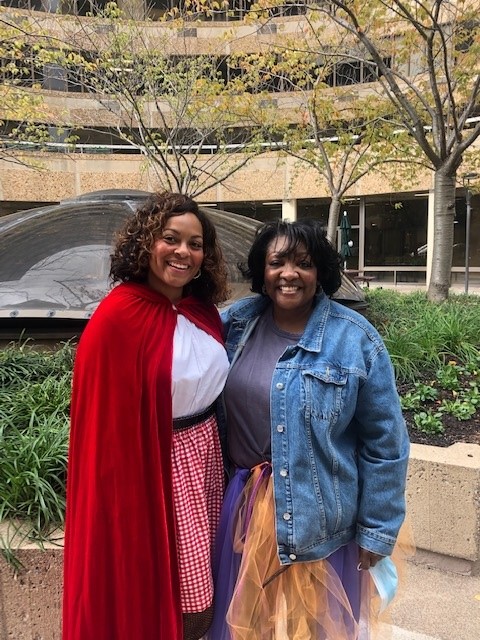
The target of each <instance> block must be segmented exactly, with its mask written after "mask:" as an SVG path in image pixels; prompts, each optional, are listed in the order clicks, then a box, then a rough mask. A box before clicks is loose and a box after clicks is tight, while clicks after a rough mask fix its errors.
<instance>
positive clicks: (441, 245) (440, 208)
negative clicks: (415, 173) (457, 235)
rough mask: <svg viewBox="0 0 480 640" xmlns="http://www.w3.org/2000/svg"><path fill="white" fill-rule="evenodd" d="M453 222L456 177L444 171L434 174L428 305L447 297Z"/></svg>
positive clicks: (439, 170) (441, 169) (440, 170)
mask: <svg viewBox="0 0 480 640" xmlns="http://www.w3.org/2000/svg"><path fill="white" fill-rule="evenodd" d="M454 220H455V175H448V174H447V172H446V171H445V169H443V168H440V169H437V171H436V172H435V182H434V218H433V235H434V238H433V248H432V251H433V253H432V272H431V276H430V283H429V286H428V292H427V296H428V299H429V300H430V301H431V302H444V301H445V300H446V299H447V298H448V290H449V289H450V280H451V274H452V255H453V230H454V226H453V223H454Z"/></svg>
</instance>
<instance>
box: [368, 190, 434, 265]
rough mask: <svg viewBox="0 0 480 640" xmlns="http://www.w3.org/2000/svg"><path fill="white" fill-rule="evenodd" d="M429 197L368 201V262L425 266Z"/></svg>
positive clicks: (372, 263) (373, 263)
mask: <svg viewBox="0 0 480 640" xmlns="http://www.w3.org/2000/svg"><path fill="white" fill-rule="evenodd" d="M427 212H428V201H427V198H426V197H425V198H414V199H411V200H397V201H388V202H385V201H384V202H366V203H365V265H366V266H397V265H404V266H425V265H426V259H427V247H426V243H427Z"/></svg>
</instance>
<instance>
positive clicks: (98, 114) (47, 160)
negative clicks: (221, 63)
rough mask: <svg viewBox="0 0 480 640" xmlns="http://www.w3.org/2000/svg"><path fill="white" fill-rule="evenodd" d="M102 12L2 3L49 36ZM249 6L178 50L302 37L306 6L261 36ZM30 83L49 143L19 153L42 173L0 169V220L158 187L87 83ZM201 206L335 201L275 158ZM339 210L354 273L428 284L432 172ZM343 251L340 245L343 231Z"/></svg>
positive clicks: (34, 73) (298, 213) (197, 32)
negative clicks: (101, 193)
mask: <svg viewBox="0 0 480 640" xmlns="http://www.w3.org/2000/svg"><path fill="white" fill-rule="evenodd" d="M105 4H106V3H105V2H103V1H100V2H95V3H94V2H90V1H89V0H71V1H69V2H59V1H58V0H9V1H7V2H5V3H4V6H5V5H9V6H10V7H11V9H10V10H11V11H13V10H15V11H17V9H19V10H20V14H22V13H24V14H25V15H37V16H42V18H43V19H45V17H46V16H47V17H48V19H49V22H48V24H49V25H50V27H49V28H51V29H54V24H55V21H56V20H68V19H69V17H68V15H66V16H59V15H58V14H59V13H65V14H71V15H72V16H75V18H73V17H72V18H71V19H75V20H76V21H77V22H78V21H80V23H81V21H82V20H85V21H89V23H91V21H92V20H95V18H94V17H93V18H92V17H88V15H87V14H89V13H92V12H93V13H95V11H97V10H99V9H101V8H102V7H104V6H105ZM119 4H120V6H121V7H123V9H124V10H125V11H126V13H127V14H128V15H130V16H132V17H133V18H135V19H136V20H143V19H145V18H147V17H148V18H153V19H155V18H158V17H159V16H161V15H162V13H164V12H165V11H166V10H168V9H169V8H171V6H173V5H174V4H175V2H174V0H153V2H150V3H149V4H148V9H147V5H146V4H145V3H144V2H143V1H141V0H122V2H120V3H119ZM249 6H250V2H249V0H241V1H240V2H237V1H235V2H234V3H231V12H230V13H227V12H223V13H222V12H220V11H217V12H215V13H214V14H212V15H211V16H209V17H208V19H206V20H205V21H203V22H198V21H195V22H192V26H191V27H189V28H188V29H187V28H183V29H182V34H181V36H182V47H183V48H185V46H187V48H188V51H189V52H191V55H198V54H200V53H201V52H202V51H204V50H205V49H206V47H207V46H208V47H210V46H211V43H212V42H213V41H217V42H221V41H222V38H224V34H225V30H226V29H227V28H228V29H235V30H236V32H237V35H239V36H240V37H241V38H242V40H243V46H247V47H250V49H251V50H252V51H255V50H257V49H259V48H265V47H268V46H269V43H270V44H271V43H274V42H276V41H278V39H279V38H283V37H285V34H294V33H295V31H296V30H298V29H299V28H301V24H302V20H304V15H302V11H305V7H303V8H302V7H300V6H296V5H295V4H292V5H291V7H289V8H287V9H285V6H284V7H283V9H282V11H280V9H279V10H278V11H277V14H275V12H273V15H272V16H271V18H270V19H269V20H268V22H267V23H266V26H265V27H263V29H260V30H259V28H258V24H257V25H255V24H251V23H243V22H240V21H239V18H242V17H243V16H244V14H245V12H246V11H247V10H248V8H249ZM6 11H8V9H6ZM32 11H33V14H32ZM82 16H87V17H85V18H82ZM144 24H145V26H144V28H145V30H146V31H148V32H149V33H155V30H161V29H163V28H164V27H165V25H164V24H162V23H158V22H145V23H144ZM266 27H268V28H266ZM186 43H187V44H186ZM245 43H247V44H245ZM225 46H227V45H225ZM344 71H345V73H344V77H343V79H342V77H341V74H340V73H339V74H337V76H336V79H335V80H332V82H336V83H337V84H342V83H343V84H357V85H365V88H366V90H368V84H369V83H370V82H371V80H372V78H370V77H368V74H366V73H365V72H364V71H362V70H361V69H360V68H355V69H354V68H353V67H352V68H350V69H349V70H344ZM1 74H3V75H1ZM2 78H3V81H5V80H6V79H8V65H7V64H6V62H5V61H4V62H3V66H2V67H1V68H0V82H1V81H2ZM22 83H23V84H24V85H26V86H29V85H30V86H35V87H37V90H38V87H40V91H41V94H42V96H43V99H44V101H45V104H46V105H47V106H48V111H49V113H50V122H47V123H46V124H47V125H48V127H49V130H50V132H51V133H52V135H53V142H50V143H47V144H46V145H43V147H42V150H39V147H35V145H29V148H28V150H27V149H25V148H24V150H23V151H21V152H18V153H19V154H20V155H22V154H23V157H24V158H25V159H26V160H27V161H28V162H29V163H32V162H33V163H36V167H34V168H32V166H28V165H21V164H20V165H19V164H12V163H11V162H5V161H2V160H0V214H1V215H6V214H8V213H12V212H14V211H18V210H21V209H28V208H32V207H34V206H40V205H43V204H46V203H51V204H52V203H58V202H60V201H62V200H64V199H68V198H72V197H75V196H79V195H82V194H84V193H88V192H93V191H96V190H99V189H116V188H122V189H140V190H147V191H150V190H154V189H155V188H157V186H158V182H157V179H156V176H155V174H154V173H153V172H152V171H150V170H149V168H148V167H145V159H144V157H143V156H142V155H141V154H140V153H139V152H135V151H134V150H132V148H129V147H128V146H127V145H124V144H121V143H120V142H119V140H118V138H116V136H115V127H116V126H117V125H118V122H115V119H114V117H113V116H112V111H111V110H110V111H109V110H108V109H105V108H103V109H102V108H101V107H100V106H99V103H98V101H97V100H96V99H95V97H94V96H92V94H91V93H88V92H86V91H85V89H84V88H82V86H81V85H80V84H77V85H75V83H72V82H71V81H70V80H69V78H67V76H66V75H65V74H64V73H62V69H61V68H60V67H58V65H57V66H56V65H55V64H53V63H46V64H45V66H44V68H43V73H39V71H38V68H37V69H35V68H32V70H31V74H30V75H28V74H27V75H26V76H24V77H23V80H22ZM284 89H285V87H282V86H277V87H276V91H275V96H274V100H275V104H276V106H277V108H278V109H279V110H281V109H288V105H289V104H290V103H291V101H292V99H293V100H294V99H295V97H294V96H292V95H291V93H290V94H289V93H288V92H287V91H285V90H284ZM360 90H363V89H362V87H360ZM479 113H480V109H479ZM476 119H477V118H474V120H476ZM59 121H63V122H77V123H79V125H78V128H77V130H76V131H75V133H76V134H78V141H77V143H76V145H75V147H73V148H72V147H71V146H68V145H65V144H63V143H62V136H65V135H66V134H65V131H63V130H62V129H61V128H59V127H58V123H59ZM7 124H8V123H7ZM13 124H14V123H13ZM13 124H12V126H13ZM82 126H84V127H87V128H88V127H90V133H89V134H88V135H87V134H85V132H82ZM93 130H95V132H93ZM4 142H5V139H4ZM412 144H413V143H412ZM38 167H40V169H39V168H38ZM465 173H467V175H468V172H467V170H465V171H464V172H463V174H462V169H461V170H460V171H459V176H460V183H459V185H458V188H457V199H456V205H455V207H456V216H455V237H454V246H453V267H452V283H456V284H461V283H462V282H463V281H464V278H465V264H466V256H465V253H466V244H467V245H469V260H468V265H469V278H470V281H471V282H472V284H473V283H478V282H479V281H480V196H478V195H475V194H474V193H472V192H471V191H470V189H469V187H470V180H469V179H468V178H467V179H463V180H462V175H465ZM197 199H198V200H199V201H200V202H202V203H204V204H208V205H209V206H218V207H219V208H221V209H224V210H227V211H232V212H234V213H239V214H243V215H247V216H250V217H253V218H256V219H259V220H267V219H272V218H279V217H283V218H290V219H295V218H298V217H309V216H313V217H317V218H321V219H324V220H326V218H327V215H328V206H329V202H330V195H329V193H328V190H327V187H326V185H325V184H324V183H323V182H322V181H321V180H320V179H319V175H318V173H317V172H315V171H314V170H313V169H311V168H308V167H306V165H305V167H304V168H302V169H301V171H299V170H298V164H297V163H296V161H295V159H294V158H291V157H281V156H279V154H278V153H276V152H274V151H270V152H267V153H264V154H262V155H260V156H258V157H254V158H252V159H251V160H250V161H249V162H248V163H247V164H246V165H245V166H244V167H243V168H242V169H240V170H239V171H237V172H235V174H234V175H232V176H231V177H230V178H228V179H226V180H225V181H224V182H222V183H221V184H219V185H217V186H215V187H214V188H212V189H209V190H207V191H206V192H205V193H203V194H202V195H201V196H199V197H197ZM342 207H343V210H345V211H346V212H347V213H348V217H349V221H350V224H351V226H352V229H351V239H352V241H353V247H352V251H351V253H352V255H351V256H350V257H349V258H348V260H347V264H346V266H347V268H348V269H351V270H354V271H359V272H360V273H363V274H365V275H368V276H372V277H373V278H375V280H376V281H378V282H379V283H382V282H384V283H389V284H392V283H393V284H399V285H400V284H401V283H419V284H422V283H426V282H427V280H428V256H429V249H430V247H431V238H432V229H433V176H432V174H431V173H430V172H429V171H419V172H418V173H417V174H416V175H415V177H414V178H412V179H411V180H410V182H409V184H408V187H405V188H403V189H402V191H398V187H396V186H395V185H394V181H393V180H392V181H391V182H390V183H389V181H388V180H386V179H385V177H384V176H383V177H380V176H379V175H378V174H373V173H372V174H371V175H368V174H367V176H365V177H364V178H363V179H361V180H360V181H359V182H357V183H356V184H355V185H354V187H353V188H352V189H351V190H350V191H349V192H348V193H347V196H346V197H345V199H344V201H343V203H342ZM338 242H339V247H340V231H339V237H338Z"/></svg>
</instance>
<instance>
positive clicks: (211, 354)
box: [172, 314, 229, 418]
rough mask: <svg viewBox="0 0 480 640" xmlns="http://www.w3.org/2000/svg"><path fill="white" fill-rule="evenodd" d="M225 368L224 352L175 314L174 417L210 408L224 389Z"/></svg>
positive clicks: (207, 335) (217, 344) (199, 330)
mask: <svg viewBox="0 0 480 640" xmlns="http://www.w3.org/2000/svg"><path fill="white" fill-rule="evenodd" d="M228 366H229V365H228V358H227V353H226V351H225V348H224V347H223V346H222V345H221V344H220V343H219V342H218V341H217V340H215V338H213V337H212V336H210V335H209V334H208V333H205V331H203V330H202V329H199V328H198V327H197V326H196V325H195V324H193V322H190V320H188V319H187V318H185V316H182V315H181V314H178V316H177V326H176V328H175V333H174V336H173V362H172V404H173V417H174V418H181V417H183V416H189V415H192V414H195V413H200V412H201V411H203V410H204V409H206V408H207V407H208V406H209V405H211V404H212V402H214V400H216V399H217V398H218V396H219V395H220V393H221V392H222V390H223V387H224V386H225V381H226V379H227V372H228Z"/></svg>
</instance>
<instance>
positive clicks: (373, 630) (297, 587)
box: [208, 465, 400, 640]
mask: <svg viewBox="0 0 480 640" xmlns="http://www.w3.org/2000/svg"><path fill="white" fill-rule="evenodd" d="M266 466H267V465H262V466H260V467H257V468H255V469H253V470H252V473H251V474H250V476H249V478H248V480H247V482H246V484H245V487H244V489H243V491H242V492H241V493H240V496H239V499H238V501H237V504H236V507H235V509H234V514H233V519H232V527H231V534H232V536H233V540H232V543H233V551H234V552H235V554H238V555H237V557H238V558H240V557H241V560H240V567H239V570H238V577H237V579H236V583H235V587H234V589H233V596H232V598H231V600H230V603H229V606H228V611H227V613H226V625H225V628H226V629H228V631H227V632H223V633H219V632H217V633H215V632H214V633H213V634H209V636H208V637H209V640H224V639H225V638H231V640H291V639H295V640H371V639H372V640H373V639H374V638H377V639H378V640H380V637H381V639H382V640H384V639H385V638H388V627H385V626H384V625H380V623H381V622H388V610H387V612H384V613H383V614H382V615H381V616H380V611H379V604H380V602H379V598H378V597H377V594H376V590H375V587H374V584H373V581H372V580H371V578H370V574H369V572H368V571H358V570H357V565H358V546H357V545H356V543H355V542H353V541H352V542H351V543H349V545H346V547H342V548H341V549H340V550H338V551H337V552H335V554H332V556H329V558H326V559H324V560H318V561H314V562H302V563H296V564H295V563H294V564H292V565H281V564H280V562H279V559H278V554H277V545H276V535H275V518H274V514H275V509H274V498H273V481H272V478H271V474H270V473H269V472H267V473H266V472H265V471H266ZM334 556H336V558H335V559H334ZM395 556H396V557H395V560H394V561H395V564H397V565H398V562H399V556H400V554H399V553H396V554H395ZM220 570H221V569H220ZM214 626H215V625H214ZM380 628H381V636H380V634H379V633H378V631H379V630H380ZM212 631H213V629H212Z"/></svg>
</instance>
